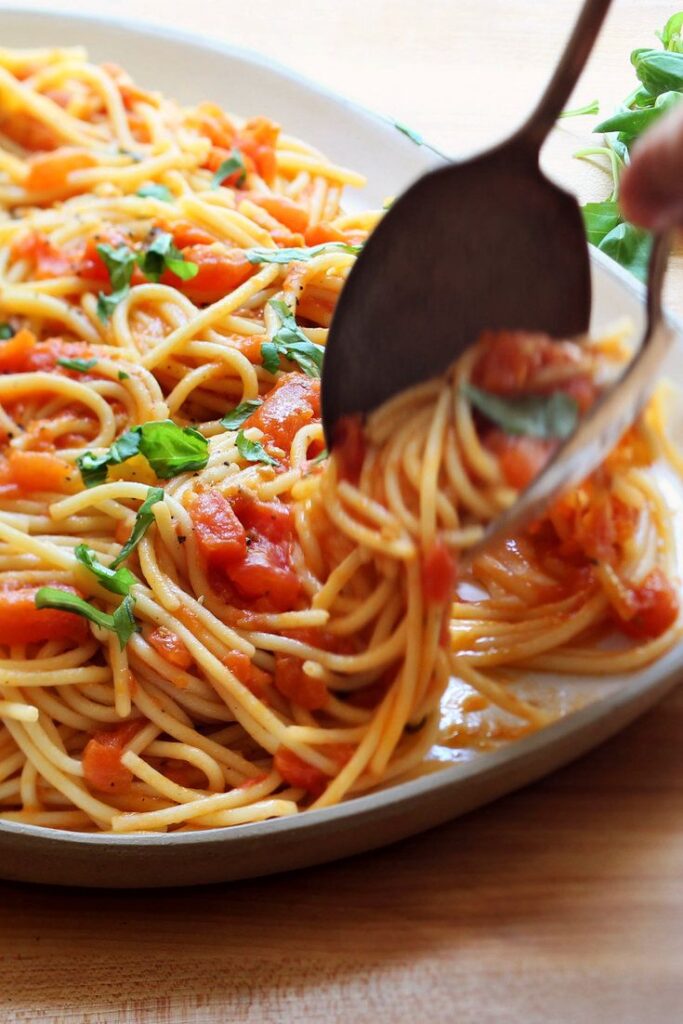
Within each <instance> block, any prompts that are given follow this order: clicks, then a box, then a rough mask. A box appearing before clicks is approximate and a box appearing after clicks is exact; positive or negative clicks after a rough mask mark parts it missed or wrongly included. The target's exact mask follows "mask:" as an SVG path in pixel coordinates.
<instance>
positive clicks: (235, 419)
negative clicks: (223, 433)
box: [221, 398, 263, 430]
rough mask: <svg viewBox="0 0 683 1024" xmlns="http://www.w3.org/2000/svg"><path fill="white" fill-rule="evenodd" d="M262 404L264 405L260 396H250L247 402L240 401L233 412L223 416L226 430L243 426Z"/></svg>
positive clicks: (222, 422) (222, 421) (222, 424)
mask: <svg viewBox="0 0 683 1024" xmlns="http://www.w3.org/2000/svg"><path fill="white" fill-rule="evenodd" d="M260 405H263V402H262V400H261V399H260V398H248V399H247V401H246V402H240V404H239V405H238V406H237V407H236V408H235V409H233V410H232V412H229V413H228V414H227V416H224V417H223V419H222V420H221V426H222V427H225V429H226V430H237V428H238V427H241V426H242V424H243V423H244V422H245V421H246V420H248V419H249V417H250V416H251V414H252V413H253V412H256V410H257V409H258V407H259V406H260Z"/></svg>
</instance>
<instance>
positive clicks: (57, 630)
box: [0, 583, 88, 645]
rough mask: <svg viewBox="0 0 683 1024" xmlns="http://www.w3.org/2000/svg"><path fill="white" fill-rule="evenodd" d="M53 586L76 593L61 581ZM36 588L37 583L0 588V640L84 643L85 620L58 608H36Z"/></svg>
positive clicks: (9, 642)
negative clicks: (14, 587)
mask: <svg viewBox="0 0 683 1024" xmlns="http://www.w3.org/2000/svg"><path fill="white" fill-rule="evenodd" d="M54 586H55V587H57V589H58V590H64V591H66V592H67V593H69V594H77V593H78V591H77V590H74V588H73V587H67V586H65V585H64V584H61V583H55V584H54ZM38 590H39V587H17V588H16V589H10V588H7V589H4V590H0V644H5V645H11V644H31V643H42V642H43V641H45V640H73V641H74V643H77V644H80V643H83V642H84V641H85V640H86V639H87V637H88V624H87V622H86V620H85V619H83V618H81V616H80V615H75V614H74V613H73V612H64V611H60V610H59V609H58V608H36V602H35V597H36V593H37V592H38ZM79 596H80V595H79Z"/></svg>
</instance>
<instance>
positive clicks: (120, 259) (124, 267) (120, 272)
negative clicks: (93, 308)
mask: <svg viewBox="0 0 683 1024" xmlns="http://www.w3.org/2000/svg"><path fill="white" fill-rule="evenodd" d="M97 252H98V253H99V255H100V257H101V259H102V262H103V263H104V265H105V267H106V268H107V271H108V272H109V281H110V283H111V289H112V292H118V291H121V290H122V289H123V288H127V287H128V285H129V284H130V279H131V277H132V276H133V271H134V270H135V263H136V260H137V256H136V254H135V253H134V252H133V250H132V249H129V248H128V246H127V245H117V247H116V248H115V249H114V247H113V246H111V245H98V246H97Z"/></svg>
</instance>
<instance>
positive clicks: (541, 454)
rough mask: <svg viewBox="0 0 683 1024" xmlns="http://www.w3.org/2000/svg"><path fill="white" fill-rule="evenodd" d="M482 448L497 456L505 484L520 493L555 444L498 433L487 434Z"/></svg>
mask: <svg viewBox="0 0 683 1024" xmlns="http://www.w3.org/2000/svg"><path fill="white" fill-rule="evenodd" d="M484 445H485V446H486V447H487V448H488V449H489V451H491V452H493V454H494V455H497V456H498V460H499V464H500V469H501V472H502V474H503V476H504V477H505V481H506V483H508V484H509V485H510V487H514V488H515V489H516V490H520V491H521V490H523V488H525V487H528V485H529V484H530V483H531V481H532V480H534V479H535V478H536V477H537V476H538V474H539V473H540V472H541V470H542V469H543V468H544V466H545V465H546V463H547V462H548V460H549V459H550V457H551V455H552V454H553V452H554V451H555V449H556V448H557V442H556V441H548V440H545V439H544V438H541V437H523V436H520V435H512V434H505V433H504V432H503V431H502V430H491V431H489V433H488V434H487V435H486V437H485V438H484Z"/></svg>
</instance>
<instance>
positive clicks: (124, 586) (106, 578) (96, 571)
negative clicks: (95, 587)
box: [74, 544, 137, 597]
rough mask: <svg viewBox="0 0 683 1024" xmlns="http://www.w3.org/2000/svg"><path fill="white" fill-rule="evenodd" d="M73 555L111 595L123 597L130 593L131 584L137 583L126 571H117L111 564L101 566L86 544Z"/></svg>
mask: <svg viewBox="0 0 683 1024" xmlns="http://www.w3.org/2000/svg"><path fill="white" fill-rule="evenodd" d="M74 554H75V555H76V558H77V559H78V561H79V562H80V563H81V565H84V566H85V567H86V569H89V570H90V572H91V573H92V574H93V576H94V577H95V578H96V579H97V581H98V583H100V584H101V585H102V586H103V587H105V588H106V589H107V590H111V592H112V594H122V595H123V596H124V597H125V596H126V594H128V593H130V588H131V587H132V586H133V584H134V583H136V582H137V581H136V579H135V576H133V573H132V572H129V571H128V569H123V568H121V569H117V568H116V566H115V565H114V563H113V562H112V564H111V566H107V565H102V563H101V562H100V561H99V559H98V558H97V555H96V554H95V552H94V551H93V550H92V548H89V547H88V546H87V544H79V545H78V546H77V547H76V549H75V551H74Z"/></svg>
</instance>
